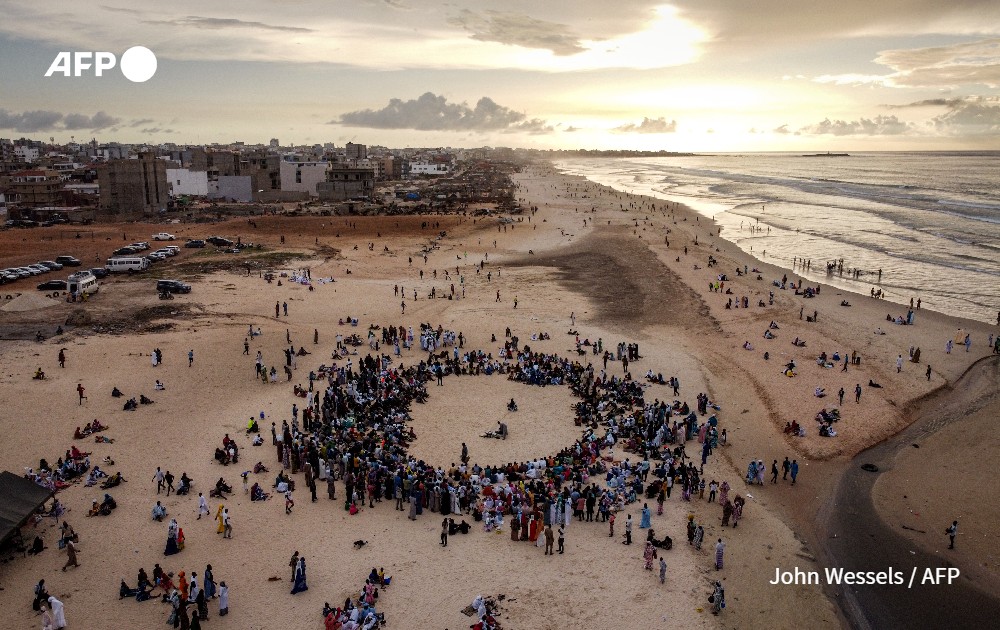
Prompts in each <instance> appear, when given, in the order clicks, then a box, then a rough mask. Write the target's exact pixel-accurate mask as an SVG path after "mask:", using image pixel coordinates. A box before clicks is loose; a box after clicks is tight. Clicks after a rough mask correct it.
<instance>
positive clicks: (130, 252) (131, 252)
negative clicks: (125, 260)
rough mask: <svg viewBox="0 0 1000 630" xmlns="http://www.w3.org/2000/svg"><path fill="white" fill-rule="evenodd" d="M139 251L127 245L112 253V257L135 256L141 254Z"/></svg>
mask: <svg viewBox="0 0 1000 630" xmlns="http://www.w3.org/2000/svg"><path fill="white" fill-rule="evenodd" d="M139 251H140V250H139V249H136V248H135V247H132V246H131V245H126V246H125V247H119V248H118V249H116V250H115V251H113V252H111V255H112V256H135V255H136V254H138V253H139Z"/></svg>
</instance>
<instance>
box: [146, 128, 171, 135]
mask: <svg viewBox="0 0 1000 630" xmlns="http://www.w3.org/2000/svg"><path fill="white" fill-rule="evenodd" d="M139 133H147V134H153V135H156V134H167V133H177V132H176V131H174V130H173V129H164V128H163V127H146V128H144V129H140V130H139Z"/></svg>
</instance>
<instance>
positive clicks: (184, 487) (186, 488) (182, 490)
mask: <svg viewBox="0 0 1000 630" xmlns="http://www.w3.org/2000/svg"><path fill="white" fill-rule="evenodd" d="M189 492H191V478H190V477H188V476H187V472H182V473H181V482H180V485H178V486H177V494H188V493H189Z"/></svg>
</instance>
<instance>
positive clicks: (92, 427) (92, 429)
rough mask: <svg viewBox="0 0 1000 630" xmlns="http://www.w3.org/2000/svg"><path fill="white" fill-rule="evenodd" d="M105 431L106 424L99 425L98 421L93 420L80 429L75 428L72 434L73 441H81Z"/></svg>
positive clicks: (106, 428)
mask: <svg viewBox="0 0 1000 630" xmlns="http://www.w3.org/2000/svg"><path fill="white" fill-rule="evenodd" d="M107 430H108V426H107V425H106V424H101V421H100V420H98V419H96V418H94V421H93V422H88V423H87V424H86V425H85V426H84V427H83V428H82V429H81V428H80V427H77V428H76V431H74V432H73V439H74V440H82V439H84V438H85V437H87V436H89V435H92V434H94V433H100V432H101V431H107Z"/></svg>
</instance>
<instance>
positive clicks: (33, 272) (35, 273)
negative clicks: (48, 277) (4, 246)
mask: <svg viewBox="0 0 1000 630" xmlns="http://www.w3.org/2000/svg"><path fill="white" fill-rule="evenodd" d="M18 269H20V270H21V271H27V272H28V275H31V276H40V275H42V272H41V271H40V270H38V269H35V268H34V267H32V266H30V265H29V266H26V267H18Z"/></svg>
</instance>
